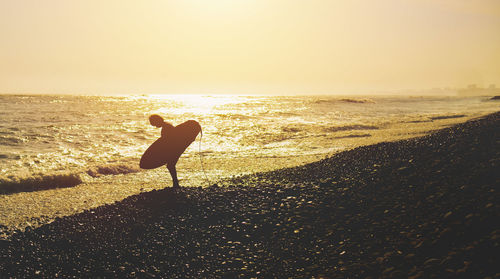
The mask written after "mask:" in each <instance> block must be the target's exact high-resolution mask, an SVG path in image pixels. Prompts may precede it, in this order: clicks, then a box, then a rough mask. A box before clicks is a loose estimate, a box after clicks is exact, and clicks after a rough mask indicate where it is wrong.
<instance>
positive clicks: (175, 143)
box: [139, 120, 201, 169]
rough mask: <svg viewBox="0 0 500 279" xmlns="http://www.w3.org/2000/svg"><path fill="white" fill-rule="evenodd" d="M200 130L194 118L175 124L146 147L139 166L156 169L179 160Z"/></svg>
mask: <svg viewBox="0 0 500 279" xmlns="http://www.w3.org/2000/svg"><path fill="white" fill-rule="evenodd" d="M200 131H201V126H200V124H199V123H198V122H196V121H194V120H188V121H186V122H184V123H182V124H179V125H177V126H175V127H174V128H173V129H172V130H171V131H168V132H167V135H166V137H161V138H159V139H157V140H156V141H155V142H154V143H153V144H151V145H150V146H149V147H148V149H146V151H145V152H144V154H143V155H142V157H141V161H140V163H139V166H140V167H141V168H142V169H155V168H158V167H161V166H163V165H165V164H167V163H169V162H173V163H175V162H177V160H178V159H179V157H180V156H181V155H182V153H184V151H185V150H186V148H188V146H189V145H190V144H191V143H192V142H193V141H194V140H195V139H196V137H197V136H198V133H200Z"/></svg>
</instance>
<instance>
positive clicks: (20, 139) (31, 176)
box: [0, 95, 498, 224]
mask: <svg viewBox="0 0 500 279" xmlns="http://www.w3.org/2000/svg"><path fill="white" fill-rule="evenodd" d="M497 110H498V102H495V101H491V100H489V98H488V97H454V96H446V97H394V96H393V97H388V96H378V97H373V96H372V97H359V96H357V97H353V96H347V97H346V96H344V97H342V96H229V95H216V96H202V95H140V96H70V95H57V96H56V95H0V203H1V202H3V203H4V207H2V205H0V224H2V223H8V222H10V221H6V220H8V219H9V220H13V219H16V218H17V219H16V220H17V221H16V222H18V223H19V222H24V221H23V220H25V219H26V216H38V217H40V216H50V218H52V217H53V216H55V215H67V214H71V213H74V212H78V211H81V210H84V209H86V208H91V207H93V206H99V205H101V204H103V203H109V202H113V201H116V200H119V199H122V198H124V197H126V196H128V195H131V194H134V193H138V192H140V191H146V190H151V189H159V188H164V187H167V186H170V185H171V180H170V176H169V174H168V171H167V170H166V168H164V167H160V168H158V169H155V170H147V171H145V170H140V169H139V167H138V165H139V159H140V157H141V155H142V153H143V152H144V151H145V150H146V149H147V147H148V146H149V145H150V144H151V143H153V142H154V141H155V140H156V139H157V138H159V136H160V129H157V128H155V127H153V126H151V125H150V124H149V122H148V117H149V116H150V115H151V114H159V115H161V116H162V117H164V119H165V121H168V122H170V123H172V124H173V125H178V124H180V123H182V122H184V121H186V120H189V119H194V120H196V121H198V122H199V123H200V124H201V126H202V129H203V139H202V142H201V143H200V136H198V138H197V140H196V142H194V143H193V144H192V145H191V146H190V147H189V148H188V149H187V150H186V153H185V154H184V155H183V156H182V157H181V158H180V160H179V163H178V174H179V179H180V183H181V185H182V186H207V185H210V184H213V183H216V182H217V181H219V180H220V179H222V178H226V177H230V176H232V175H240V174H246V173H252V172H258V171H267V170H272V169H277V168H282V167H290V166H295V165H299V164H304V163H308V162H312V161H316V160H319V159H322V158H324V157H327V156H331V155H333V154H335V153H336V152H339V151H342V150H346V149H350V148H354V147H356V146H360V145H366V144H372V143H377V142H382V141H392V140H398V139H404V138H410V137H414V136H419V135H424V134H426V133H429V132H431V131H433V130H436V129H440V128H443V127H447V126H450V125H452V124H455V123H458V122H463V121H465V120H467V119H470V118H474V117H480V116H482V115H485V114H488V113H491V112H494V111H497ZM200 159H201V160H200ZM353 159H355V158H353ZM68 186H71V187H68ZM42 189H53V190H46V191H40V190H42ZM9 203H10V204H11V205H9ZM23 203H24V205H23ZM65 203H66V205H64V204H65ZM12 204H16V206H17V207H16V208H15V209H13V205H12ZM49 205H52V207H53V208H52V209H50V210H49V209H47V208H48V207H50V206H49ZM63 207H67V208H68V210H69V211H68V210H66V211H65V210H64V209H62V208H63ZM14 217H15V218H14ZM21 217H22V218H21ZM23 218H24V219H23ZM50 218H49V219H50Z"/></svg>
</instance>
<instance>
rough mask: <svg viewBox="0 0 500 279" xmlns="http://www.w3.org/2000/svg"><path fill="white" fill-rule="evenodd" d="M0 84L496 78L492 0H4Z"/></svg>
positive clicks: (169, 86)
mask: <svg viewBox="0 0 500 279" xmlns="http://www.w3.org/2000/svg"><path fill="white" fill-rule="evenodd" d="M0 38H1V42H0V92H3V93H21V92H24V93H89V94H96V93H97V94H101V93H102V94H111V93H135V94H139V93H177V94H178V93H201V94H211V93H235V94H253V93H257V94H324V93H356V92H362V93H363V92H364V93H369V92H374V91H385V90H401V89H406V88H431V87H445V86H452V87H459V86H465V85H467V84H469V83H477V84H479V85H483V86H486V85H489V84H490V83H496V84H497V86H499V87H500V1H499V0H474V1H472V0H455V1H453V0H380V1H379V0H373V1H372V0H300V1H299V0H178V1H168V0H162V1H160V0H158V1H152V0H151V1H149V0H140V1H136V0H117V1H112V0H96V1H94V0H82V1H77V0H74V1H68V0H57V1H55V0H44V1H40V0H32V1H28V0H12V1H11V0H0Z"/></svg>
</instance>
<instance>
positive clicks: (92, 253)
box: [0, 113, 500, 278]
mask: <svg viewBox="0 0 500 279" xmlns="http://www.w3.org/2000/svg"><path fill="white" fill-rule="evenodd" d="M499 133H500V113H495V114H492V115H489V116H487V117H485V118H482V119H480V120H472V121H469V122H467V123H464V124H460V125H457V126H454V127H452V128H448V129H444V130H440V131H437V132H436V133H433V134H432V135H429V136H425V137H421V138H415V139H410V140H403V141H398V142H391V143H381V144H376V145H371V146H366V147H360V148H356V149H354V150H351V151H347V152H342V153H339V154H337V155H335V156H333V157H331V158H328V159H325V160H322V161H319V162H316V163H312V164H308V165H305V166H300V167H296V168H290V169H283V170H278V171H273V172H268V173H260V174H256V175H250V176H244V177H240V178H234V179H232V180H227V181H223V182H220V183H219V185H221V186H222V185H223V187H216V186H214V187H210V188H203V189H202V188H185V189H183V190H182V191H180V192H177V193H175V192H174V191H172V190H171V189H164V190H160V191H153V192H148V193H143V194H140V195H135V196H131V197H129V198H127V199H125V200H123V201H121V202H117V203H115V204H112V205H107V206H102V207H99V208H96V209H93V210H90V211H86V212H83V213H81V214H77V215H73V216H68V217H64V218H60V219H57V220H56V221H55V222H53V223H51V224H48V225H44V226H42V227H40V228H38V229H35V230H28V231H27V232H18V233H16V234H14V235H13V236H12V238H11V240H8V241H7V240H3V241H0V277H1V278H6V277H9V276H13V277H19V278H24V277H47V278H54V277H56V276H59V277H73V276H74V277H79V278H81V277H97V276H101V277H102V276H104V277H122V278H123V277H142V278H147V277H164V278H178V277H179V278H185V277H189V278H202V277H226V278H234V277H244V278H247V277H258V278H269V277H277V278H287V277H298V278H307V277H326V278H346V277H351V278H353V277H361V278H367V277H375V278H378V277H395V278H406V277H411V278H432V277H435V278H446V277H449V278H484V277H486V276H491V277H492V278H494V277H498V276H500V265H499V264H498V263H499V262H500V259H499V255H500V249H499V234H500V218H499V216H500V210H499V207H500V206H499V202H500V199H499V194H498V190H499V189H498V186H499V185H500V183H499V182H500V169H499V163H500V137H499Z"/></svg>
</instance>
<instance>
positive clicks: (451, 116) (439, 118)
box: [431, 114, 465, 120]
mask: <svg viewBox="0 0 500 279" xmlns="http://www.w3.org/2000/svg"><path fill="white" fill-rule="evenodd" d="M462 117H465V114H455V115H438V116H433V117H431V119H432V120H441V119H451V118H462Z"/></svg>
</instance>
